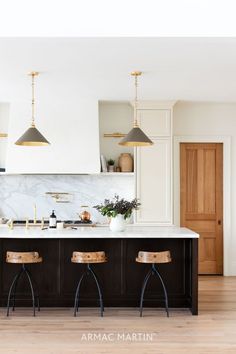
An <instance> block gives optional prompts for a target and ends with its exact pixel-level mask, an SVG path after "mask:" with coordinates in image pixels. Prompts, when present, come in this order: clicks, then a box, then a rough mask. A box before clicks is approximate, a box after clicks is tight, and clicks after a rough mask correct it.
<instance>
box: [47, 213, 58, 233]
mask: <svg viewBox="0 0 236 354" xmlns="http://www.w3.org/2000/svg"><path fill="white" fill-rule="evenodd" d="M54 211H55V210H53V211H52V214H51V215H50V218H49V228H50V229H56V227H57V217H56V215H55V213H54Z"/></svg>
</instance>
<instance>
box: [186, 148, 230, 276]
mask: <svg viewBox="0 0 236 354" xmlns="http://www.w3.org/2000/svg"><path fill="white" fill-rule="evenodd" d="M180 210H181V213H180V214H181V226H185V227H188V228H189V229H191V230H193V231H196V232H197V233H199V234H200V240H199V274H223V219H222V218H223V144H212V143H194V144H193V143H182V144H181V146H180Z"/></svg>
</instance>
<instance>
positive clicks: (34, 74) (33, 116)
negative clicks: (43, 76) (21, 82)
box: [29, 71, 39, 128]
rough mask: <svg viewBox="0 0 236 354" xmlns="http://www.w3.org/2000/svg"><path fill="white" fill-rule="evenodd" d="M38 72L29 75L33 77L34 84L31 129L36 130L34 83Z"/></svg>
mask: <svg viewBox="0 0 236 354" xmlns="http://www.w3.org/2000/svg"><path fill="white" fill-rule="evenodd" d="M38 74H39V73H38V72H37V71H31V72H30V73H29V75H30V76H31V78H32V84H31V87H32V101H31V106H32V118H31V127H33V128H35V92H34V86H35V83H34V81H35V80H34V78H35V76H38Z"/></svg>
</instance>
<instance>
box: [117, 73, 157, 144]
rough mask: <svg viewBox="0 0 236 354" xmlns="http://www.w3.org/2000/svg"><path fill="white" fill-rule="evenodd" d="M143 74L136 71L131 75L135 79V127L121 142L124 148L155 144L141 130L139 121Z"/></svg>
mask: <svg viewBox="0 0 236 354" xmlns="http://www.w3.org/2000/svg"><path fill="white" fill-rule="evenodd" d="M141 74H142V72H141V71H134V72H132V73H131V75H132V76H134V78H135V101H134V127H133V128H132V129H131V130H130V132H129V133H128V134H127V135H126V136H125V137H124V138H123V139H122V140H121V141H120V142H119V145H123V146H133V147H135V146H150V145H153V142H152V141H151V140H150V139H149V137H148V136H147V135H146V134H145V133H144V132H143V131H142V130H141V129H140V128H139V126H138V120H137V107H138V98H137V89H138V76H140V75H141Z"/></svg>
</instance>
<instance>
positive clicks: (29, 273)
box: [27, 268, 40, 311]
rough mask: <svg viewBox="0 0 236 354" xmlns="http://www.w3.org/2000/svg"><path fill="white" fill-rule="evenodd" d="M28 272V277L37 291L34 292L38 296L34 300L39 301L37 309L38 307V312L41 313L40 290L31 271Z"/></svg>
mask: <svg viewBox="0 0 236 354" xmlns="http://www.w3.org/2000/svg"><path fill="white" fill-rule="evenodd" d="M27 272H28V275H29V276H30V279H31V282H32V285H33V288H34V289H36V291H34V293H36V295H34V298H35V299H37V307H38V311H40V301H39V290H38V286H37V283H36V281H35V280H34V277H33V276H32V274H31V272H30V271H29V269H28V268H27Z"/></svg>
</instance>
